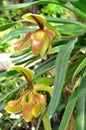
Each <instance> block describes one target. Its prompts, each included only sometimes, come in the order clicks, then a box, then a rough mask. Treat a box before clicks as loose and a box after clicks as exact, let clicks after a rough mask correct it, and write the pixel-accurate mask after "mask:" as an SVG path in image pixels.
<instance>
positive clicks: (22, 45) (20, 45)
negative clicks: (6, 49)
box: [14, 31, 34, 51]
mask: <svg viewBox="0 0 86 130" xmlns="http://www.w3.org/2000/svg"><path fill="white" fill-rule="evenodd" d="M32 33H34V31H32V32H28V33H27V34H26V35H25V37H24V38H22V39H21V40H19V41H18V42H15V43H14V50H15V51H22V50H24V49H27V48H29V47H30V46H31V44H30V36H31V35H32Z"/></svg>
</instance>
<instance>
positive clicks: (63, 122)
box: [59, 89, 78, 130]
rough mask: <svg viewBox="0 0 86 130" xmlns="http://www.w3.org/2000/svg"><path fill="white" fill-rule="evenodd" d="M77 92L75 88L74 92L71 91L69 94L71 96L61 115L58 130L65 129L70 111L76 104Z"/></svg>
mask: <svg viewBox="0 0 86 130" xmlns="http://www.w3.org/2000/svg"><path fill="white" fill-rule="evenodd" d="M77 93H78V90H77V89H76V90H74V92H73V93H72V95H71V97H70V99H69V101H68V104H67V106H66V109H65V112H64V115H63V117H62V120H61V123H60V126H59V130H66V127H67V125H68V123H69V120H70V117H71V115H72V112H73V110H74V107H75V105H76V100H77Z"/></svg>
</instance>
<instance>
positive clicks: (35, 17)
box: [22, 13, 46, 29]
mask: <svg viewBox="0 0 86 130" xmlns="http://www.w3.org/2000/svg"><path fill="white" fill-rule="evenodd" d="M22 18H23V19H25V20H27V21H29V22H32V23H36V24H38V26H39V27H40V28H41V29H43V28H44V24H45V21H46V19H45V17H44V16H42V15H39V14H32V13H27V14H24V15H23V16H22Z"/></svg>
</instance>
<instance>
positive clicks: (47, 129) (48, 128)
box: [42, 113, 52, 130]
mask: <svg viewBox="0 0 86 130" xmlns="http://www.w3.org/2000/svg"><path fill="white" fill-rule="evenodd" d="M42 120H43V125H44V130H52V129H51V123H50V119H49V117H48V115H47V113H45V115H44V117H43V119H42Z"/></svg>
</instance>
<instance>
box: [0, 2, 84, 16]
mask: <svg viewBox="0 0 86 130" xmlns="http://www.w3.org/2000/svg"><path fill="white" fill-rule="evenodd" d="M48 3H53V4H57V5H60V6H62V7H64V8H67V9H69V10H71V11H73V12H74V13H75V14H77V15H79V16H81V17H82V18H86V15H85V13H83V12H82V11H81V10H79V9H76V8H73V7H70V6H68V5H65V4H61V3H59V2H57V1H52V0H39V1H35V2H28V3H23V4H16V5H4V6H2V7H0V9H1V10H13V9H21V8H25V7H28V6H33V5H42V4H43V5H44V4H48Z"/></svg>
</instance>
